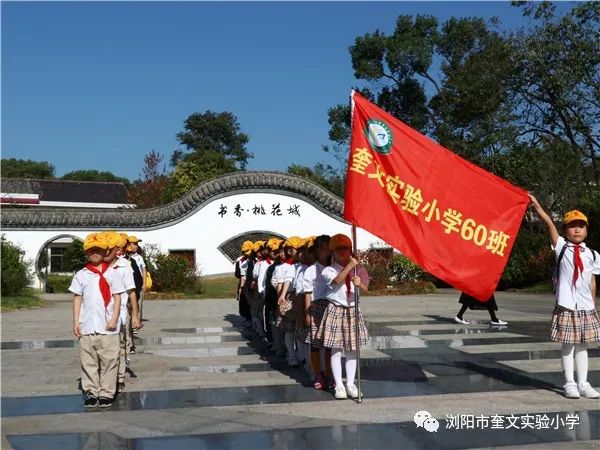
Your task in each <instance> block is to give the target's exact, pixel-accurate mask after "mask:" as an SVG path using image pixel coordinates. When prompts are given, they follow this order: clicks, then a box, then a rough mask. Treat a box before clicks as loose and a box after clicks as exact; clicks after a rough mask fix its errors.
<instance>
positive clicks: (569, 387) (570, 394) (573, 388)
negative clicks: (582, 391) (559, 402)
mask: <svg viewBox="0 0 600 450" xmlns="http://www.w3.org/2000/svg"><path fill="white" fill-rule="evenodd" d="M590 387H591V386H590ZM564 391H565V397H567V398H579V390H578V389H577V384H575V383H567V384H565V385H564Z"/></svg>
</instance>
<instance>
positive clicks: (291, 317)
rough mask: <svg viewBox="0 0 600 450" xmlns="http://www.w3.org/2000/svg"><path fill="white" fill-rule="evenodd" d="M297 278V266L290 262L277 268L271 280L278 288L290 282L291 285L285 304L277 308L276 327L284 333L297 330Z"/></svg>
mask: <svg viewBox="0 0 600 450" xmlns="http://www.w3.org/2000/svg"><path fill="white" fill-rule="evenodd" d="M295 277H296V266H295V265H294V264H291V263H289V262H284V263H283V264H281V265H279V266H277V268H276V269H275V272H274V273H273V278H272V279H271V284H273V285H274V286H277V285H279V284H283V283H287V282H289V283H290V285H289V287H288V290H287V292H286V294H285V299H284V301H283V304H281V305H279V307H278V308H277V321H276V323H275V325H276V326H277V328H278V329H279V330H280V331H281V332H282V333H289V332H294V331H295V330H296V319H297V317H296V310H295V309H294V297H295V296H296V291H295V290H294V285H293V281H294V278H295Z"/></svg>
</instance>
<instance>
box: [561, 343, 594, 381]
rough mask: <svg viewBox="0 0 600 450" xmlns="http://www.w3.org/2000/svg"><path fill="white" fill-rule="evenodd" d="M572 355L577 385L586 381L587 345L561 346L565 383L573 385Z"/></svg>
mask: <svg viewBox="0 0 600 450" xmlns="http://www.w3.org/2000/svg"><path fill="white" fill-rule="evenodd" d="M573 355H575V358H574V360H575V361H574V362H575V368H576V369H577V381H579V384H581V383H583V382H585V381H587V373H588V353H587V344H563V345H562V357H561V359H562V366H563V371H564V373H565V381H566V382H567V383H575V377H574V374H573Z"/></svg>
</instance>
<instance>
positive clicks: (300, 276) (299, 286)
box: [293, 263, 308, 294]
mask: <svg viewBox="0 0 600 450" xmlns="http://www.w3.org/2000/svg"><path fill="white" fill-rule="evenodd" d="M295 265H296V276H295V277H294V282H293V285H294V290H295V291H296V294H302V293H304V272H305V271H306V269H307V268H308V266H307V265H306V264H302V263H296V264H295Z"/></svg>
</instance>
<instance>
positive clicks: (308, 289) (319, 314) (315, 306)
mask: <svg viewBox="0 0 600 450" xmlns="http://www.w3.org/2000/svg"><path fill="white" fill-rule="evenodd" d="M325 267H327V266H322V265H321V264H320V263H319V262H316V263H315V264H313V265H312V266H309V267H307V268H306V270H305V271H304V276H303V280H302V284H303V290H304V293H312V301H311V303H310V321H311V327H310V333H309V328H308V327H304V328H303V329H301V330H300V331H299V333H298V334H299V336H298V337H299V338H300V339H301V340H302V341H303V342H305V343H307V344H311V346H312V347H315V348H319V347H322V346H323V342H322V341H321V340H319V339H318V338H317V330H318V329H319V326H320V325H321V322H322V320H323V314H325V310H326V309H327V305H329V300H327V293H328V292H329V290H330V289H331V288H330V286H329V283H327V281H326V280H325V279H324V278H323V269H325Z"/></svg>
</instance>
